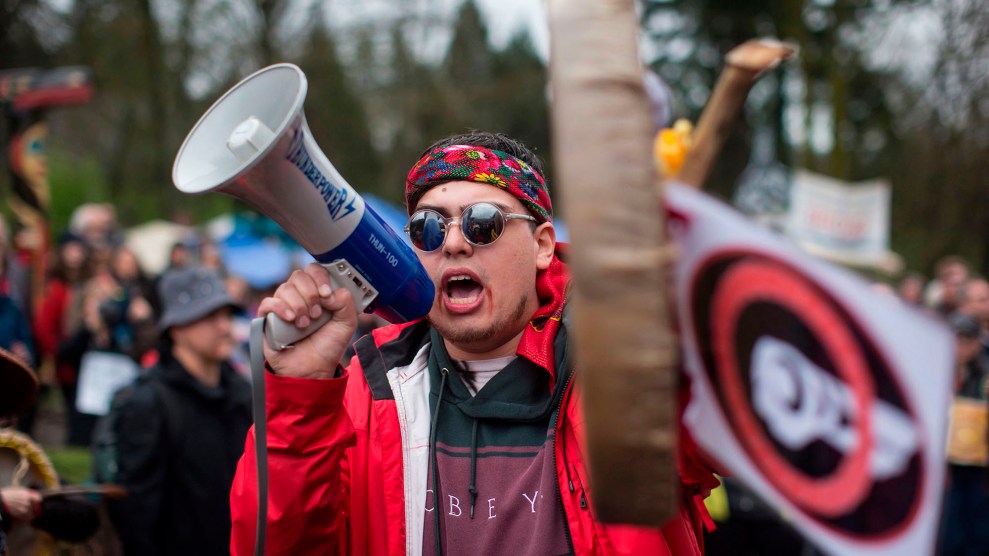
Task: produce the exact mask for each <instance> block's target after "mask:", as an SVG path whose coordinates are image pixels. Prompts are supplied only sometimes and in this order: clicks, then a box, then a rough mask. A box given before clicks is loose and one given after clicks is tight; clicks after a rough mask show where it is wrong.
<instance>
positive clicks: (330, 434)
mask: <svg viewBox="0 0 989 556" xmlns="http://www.w3.org/2000/svg"><path fill="white" fill-rule="evenodd" d="M405 198H406V202H407V208H408V212H409V214H410V217H409V221H408V225H407V226H406V229H405V231H406V233H407V234H408V236H409V238H410V239H411V242H412V244H413V246H414V247H415V249H416V254H417V255H418V257H419V259H420V261H421V262H422V264H423V266H424V267H425V268H426V270H427V271H428V273H429V276H430V277H431V279H432V281H433V283H434V285H435V289H436V294H435V298H434V300H433V304H432V308H431V310H430V312H429V314H428V316H427V317H426V318H424V319H419V320H416V321H413V322H410V323H407V324H400V325H391V326H387V327H384V328H379V329H377V330H375V331H374V332H372V333H371V334H369V335H368V336H365V337H364V338H362V339H361V340H359V341H358V342H357V344H356V345H355V352H356V355H355V356H354V358H353V359H352V360H351V363H350V365H349V366H348V367H347V368H346V369H344V368H341V367H340V366H339V365H338V361H339V360H340V359H341V357H342V355H343V353H344V352H345V350H346V349H347V347H348V344H349V342H350V340H351V337H352V335H353V333H354V330H355V328H356V314H355V313H356V311H355V306H354V301H353V299H352V297H351V295H350V293H349V292H348V291H346V290H344V289H338V290H334V289H333V288H332V286H331V282H330V277H329V275H328V273H327V272H326V270H325V269H324V268H323V267H322V266H320V265H317V264H312V265H310V266H308V267H307V268H306V269H305V270H299V271H296V272H294V273H293V274H292V276H291V277H290V278H289V279H288V281H287V282H285V283H284V284H282V285H281V286H280V287H279V288H278V289H277V291H276V292H275V294H274V295H273V296H272V297H269V298H267V299H265V300H264V301H263V302H262V304H261V306H260V312H261V313H262V314H268V313H274V314H275V315H276V316H278V317H279V318H280V319H282V320H284V321H286V322H290V323H293V324H294V325H295V326H296V327H298V328H300V329H303V328H306V327H307V326H309V324H310V323H311V321H312V320H314V319H317V318H319V317H320V316H321V315H322V314H323V313H324V312H330V313H331V314H332V319H331V320H330V321H329V322H328V323H327V324H326V325H324V326H323V327H322V328H320V329H319V330H318V331H317V332H316V333H314V334H312V335H311V336H309V337H307V338H305V339H303V340H301V341H299V342H297V343H296V344H294V346H293V348H292V349H286V350H284V351H276V350H274V349H271V348H270V347H269V346H265V351H264V353H265V357H266V359H267V369H268V371H269V372H268V373H266V379H265V382H266V385H265V386H266V389H267V401H266V404H267V419H268V427H269V429H268V439H269V440H268V458H269V469H270V485H271V487H270V490H269V492H270V497H269V501H268V523H267V527H268V532H267V545H266V552H268V553H272V554H326V553H342V554H406V553H409V554H415V553H419V552H420V551H421V552H422V553H426V554H466V553H470V554H496V553H498V554H513V555H515V556H521V555H523V554H531V555H545V554H660V555H661V554H677V555H684V554H700V553H702V548H701V544H702V541H701V535H700V527H701V522H702V517H703V516H704V511H705V510H704V509H703V504H701V496H699V495H698V493H704V492H706V491H707V489H709V488H710V487H711V485H712V481H713V483H714V484H715V485H716V484H717V481H716V480H715V479H714V478H713V476H712V475H711V474H710V473H707V472H706V471H700V468H699V467H696V466H691V465H683V466H681V469H682V471H681V475H682V476H681V481H682V483H683V484H682V485H681V487H682V488H681V489H680V490H681V492H682V493H683V494H682V499H681V504H680V510H679V512H678V514H677V515H676V516H674V518H673V519H672V520H670V521H669V522H668V523H666V524H663V525H662V526H661V527H656V528H640V527H630V526H611V525H604V524H602V523H600V522H598V521H596V520H595V518H594V516H593V515H592V512H591V509H590V508H591V506H590V498H591V496H592V493H591V492H590V491H589V484H588V472H587V467H586V463H585V453H584V447H583V444H582V443H583V436H584V435H583V418H582V416H581V413H580V410H579V408H580V392H579V389H577V388H576V385H575V382H574V380H573V378H574V373H575V372H579V370H576V369H574V366H573V364H572V362H571V357H570V354H569V353H568V349H567V316H566V314H567V313H566V303H567V291H568V285H569V275H568V272H567V266H566V264H565V262H564V260H563V255H562V251H561V248H560V247H561V246H560V245H558V244H557V241H556V233H555V231H554V228H553V223H552V220H551V218H552V214H553V207H552V202H551V200H550V197H549V191H548V188H547V185H546V181H545V179H544V178H543V176H542V169H541V165H540V162H539V159H538V158H537V157H536V156H535V155H534V154H533V153H532V152H531V151H529V150H528V149H527V148H526V147H525V146H523V145H522V144H520V143H519V142H518V141H515V140H513V139H510V138H508V137H505V136H503V135H499V134H492V133H480V132H478V133H470V134H465V135H458V136H454V137H450V138H447V139H444V140H442V141H439V142H438V143H436V144H434V145H432V146H431V147H429V148H428V149H426V151H425V152H424V153H423V155H422V157H421V158H420V160H419V161H418V162H417V163H416V164H415V166H413V167H412V169H411V171H410V172H409V175H408V178H407V180H406V184H405ZM603 202H606V200H603ZM616 349H619V347H618V346H616ZM253 442H254V433H253V430H252V432H251V433H250V434H249V435H248V439H247V445H248V447H249V449H248V450H246V452H245V456H244V457H243V458H242V460H241V462H240V464H239V468H238V472H237V477H236V479H235V481H234V485H233V490H232V494H231V504H232V513H233V521H234V525H233V527H234V529H233V539H232V552H233V553H234V554H250V553H251V552H252V551H253V549H254V542H255V517H256V512H257V476H256V471H255V469H256V466H255V457H254V454H253V452H252V450H251V449H250V447H251V446H252V445H253ZM692 469H696V471H688V470H692Z"/></svg>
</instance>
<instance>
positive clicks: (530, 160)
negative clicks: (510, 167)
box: [419, 130, 546, 179]
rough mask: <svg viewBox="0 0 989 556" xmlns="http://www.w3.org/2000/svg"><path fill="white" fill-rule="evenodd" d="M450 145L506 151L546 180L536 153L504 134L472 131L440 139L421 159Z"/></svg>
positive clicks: (423, 152) (423, 153)
mask: <svg viewBox="0 0 989 556" xmlns="http://www.w3.org/2000/svg"><path fill="white" fill-rule="evenodd" d="M450 145H471V146H474V147H484V148H486V149H491V150H496V151H504V152H506V153H508V154H510V155H512V156H514V157H515V158H518V159H519V160H521V161H522V162H525V163H526V164H528V165H529V166H531V167H532V169H533V170H535V171H536V172H539V175H541V176H542V177H543V179H546V174H544V173H543V163H542V162H541V161H540V160H539V157H538V156H536V153H534V152H532V151H531V150H529V148H528V147H526V146H525V145H523V144H522V142H521V141H518V140H516V139H512V138H511V137H509V136H507V135H505V134H503V133H492V132H490V131H477V130H471V131H468V132H467V133H460V134H458V135H452V136H450V137H447V138H445V139H440V140H439V141H437V142H435V143H433V144H432V145H430V146H428V147H426V150H424V151H422V154H420V155H419V158H422V157H424V156H426V154H428V153H429V152H431V151H433V150H435V149H440V148H444V147H449V146H450Z"/></svg>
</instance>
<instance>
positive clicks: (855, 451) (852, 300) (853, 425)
mask: <svg viewBox="0 0 989 556" xmlns="http://www.w3.org/2000/svg"><path fill="white" fill-rule="evenodd" d="M666 203H667V208H668V211H669V218H670V220H669V226H670V233H671V236H672V238H673V239H674V240H675V241H676V242H677V244H678V246H679V250H680V254H679V260H678V263H677V268H676V284H677V286H676V287H677V303H678V311H679V315H680V324H681V329H682V334H683V345H684V363H685V366H686V369H687V373H688V375H689V376H690V378H691V380H692V383H691V384H692V392H691V394H692V395H691V401H690V404H689V405H688V407H687V410H686V412H685V415H684V420H685V424H686V425H687V426H688V427H689V428H690V430H691V431H692V434H693V436H694V438H695V439H696V440H697V442H698V444H699V445H700V447H701V448H702V449H703V450H704V451H705V452H706V453H707V454H708V455H709V456H710V457H711V459H712V460H713V461H715V462H716V463H717V465H718V466H719V468H720V469H721V470H723V471H724V472H725V474H728V475H733V476H735V477H737V478H739V479H741V480H742V481H744V482H745V483H746V484H747V485H748V486H749V487H750V488H751V489H753V490H754V491H755V492H757V493H758V494H759V495H760V496H761V497H762V498H763V499H765V500H766V501H767V502H769V503H770V504H772V505H773V506H775V507H776V508H777V509H779V510H780V511H781V512H782V513H784V514H785V515H787V516H788V517H790V518H791V519H792V523H793V525H794V526H795V527H796V528H797V529H798V530H799V531H800V532H801V533H802V534H803V535H804V536H806V537H807V538H808V539H810V540H811V541H812V542H814V543H815V544H816V545H817V546H818V547H819V548H820V549H822V550H824V551H825V552H827V553H830V554H841V555H849V554H870V555H881V554H883V555H884V554H889V555H901V554H926V553H931V552H933V546H934V542H935V539H936V536H937V527H938V516H939V514H940V502H941V492H942V482H943V476H944V451H945V445H944V438H945V431H946V428H947V416H948V409H947V406H948V401H949V398H950V387H951V380H952V375H953V358H954V339H953V336H952V335H951V334H950V332H949V331H948V330H947V328H946V327H945V326H944V325H942V324H941V323H940V322H938V321H936V320H935V319H933V318H931V317H929V316H927V315H925V314H923V313H921V312H920V311H918V310H917V309H914V308H911V307H908V306H906V305H904V304H902V303H900V302H899V301H898V300H897V299H895V298H892V297H890V296H884V295H880V294H877V293H876V292H875V291H874V290H873V289H872V288H871V287H870V286H869V284H868V283H867V282H865V281H864V280H863V279H861V278H860V277H858V276H856V275H854V274H852V273H850V272H848V271H846V270H844V269H841V268H837V267H834V266H832V265H830V264H828V263H825V262H823V261H821V260H818V259H815V258H813V257H811V256H809V255H807V254H805V253H803V252H801V251H800V250H798V249H797V248H796V247H795V246H794V245H793V244H791V243H790V242H788V241H787V240H785V239H782V238H780V237H779V236H776V235H774V234H772V233H771V232H769V231H767V230H764V229H763V228H760V227H758V226H756V225H755V224H753V223H751V222H749V221H748V220H747V219H746V218H745V217H743V216H742V215H741V214H739V213H737V212H736V211H735V210H733V209H731V208H729V207H728V206H726V205H724V204H723V203H721V202H719V201H716V200H714V199H712V198H711V197H709V196H706V195H704V194H703V193H699V192H697V191H694V190H690V189H686V188H683V187H681V186H676V185H671V186H669V187H668V188H667V193H666Z"/></svg>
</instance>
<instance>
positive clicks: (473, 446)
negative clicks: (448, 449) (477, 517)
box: [467, 417, 477, 519]
mask: <svg viewBox="0 0 989 556" xmlns="http://www.w3.org/2000/svg"><path fill="white" fill-rule="evenodd" d="M476 479H477V418H476V417H475V418H474V432H472V433H471V435H470V485H469V486H468V487H467V491H468V492H470V518H471V519H474V501H475V500H477V486H476V482H477V481H476Z"/></svg>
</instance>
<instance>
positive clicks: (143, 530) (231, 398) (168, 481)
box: [110, 266, 252, 555]
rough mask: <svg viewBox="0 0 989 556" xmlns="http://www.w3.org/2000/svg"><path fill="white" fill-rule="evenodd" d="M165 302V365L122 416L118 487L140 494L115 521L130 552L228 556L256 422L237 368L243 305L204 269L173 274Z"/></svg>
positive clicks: (117, 426)
mask: <svg viewBox="0 0 989 556" xmlns="http://www.w3.org/2000/svg"><path fill="white" fill-rule="evenodd" d="M159 298H160V300H161V304H162V314H161V318H160V320H159V322H158V328H159V330H160V332H161V335H162V338H161V340H162V342H161V347H160V349H159V352H160V359H159V362H158V364H157V365H156V366H155V367H153V368H152V369H149V370H148V371H147V372H146V373H145V374H144V375H142V376H141V377H139V378H138V380H137V382H136V383H135V385H134V387H133V388H132V390H131V392H130V393H129V395H127V396H126V397H124V398H123V399H122V400H121V401H120V403H119V404H118V406H117V408H115V409H116V411H117V413H116V416H115V419H114V420H113V423H114V431H115V434H116V438H117V447H118V461H117V465H118V479H117V482H118V483H120V485H121V486H123V487H124V488H125V489H127V491H128V492H129V493H130V495H129V496H128V497H127V498H125V499H123V500H118V501H114V502H113V503H111V505H110V510H111V518H112V519H113V521H114V525H115V526H116V529H117V531H118V533H119V534H120V538H121V541H122V544H123V548H124V553H125V554H142V555H143V554H226V553H227V552H228V540H229V537H230V511H229V505H228V493H229V490H230V484H231V483H232V481H233V475H234V470H235V468H236V464H237V459H238V458H239V456H240V451H241V447H242V446H243V442H244V438H245V436H246V433H247V429H248V427H249V426H250V425H251V422H252V416H251V408H250V400H251V387H250V384H249V383H248V382H247V381H246V380H245V379H244V378H242V377H241V376H240V375H239V373H238V372H237V371H236V370H235V369H234V368H233V367H232V366H231V364H230V362H229V357H230V354H231V352H232V350H233V348H234V338H233V336H232V311H233V310H234V309H235V308H236V304H235V303H234V301H233V299H232V298H231V297H230V295H229V293H228V292H227V289H226V287H225V286H224V283H223V281H222V280H221V279H220V276H219V274H217V272H216V271H215V270H212V269H207V268H203V267H196V266H193V267H185V268H178V269H173V270H170V271H168V272H167V273H166V274H165V275H164V276H163V277H162V279H161V281H160V283H159ZM165 406H167V408H166V407H165Z"/></svg>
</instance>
